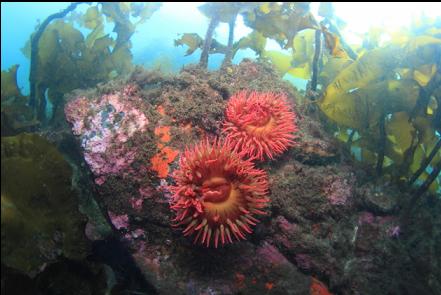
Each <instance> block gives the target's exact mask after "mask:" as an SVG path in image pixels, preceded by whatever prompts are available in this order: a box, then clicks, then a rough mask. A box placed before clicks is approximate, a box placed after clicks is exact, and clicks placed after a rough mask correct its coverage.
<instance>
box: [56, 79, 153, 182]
mask: <svg viewBox="0 0 441 295" xmlns="http://www.w3.org/2000/svg"><path fill="white" fill-rule="evenodd" d="M141 104H142V100H141V98H140V97H137V96H136V95H134V88H133V87H132V86H130V85H129V86H126V88H124V89H123V90H122V91H120V92H114V93H111V94H104V95H102V96H101V97H98V98H92V99H88V98H86V97H78V98H76V99H74V100H72V101H70V102H69V103H67V105H66V107H65V109H64V111H65V114H66V119H67V121H68V122H69V123H71V124H72V132H73V133H74V134H75V135H77V136H79V137H80V140H81V145H82V147H83V150H84V159H85V160H86V162H87V164H89V167H90V169H91V170H92V172H93V174H94V175H95V177H96V179H95V182H96V184H98V185H102V184H103V183H104V182H105V181H106V179H107V177H108V176H109V175H111V174H122V173H130V169H131V167H130V166H131V164H132V163H133V161H134V160H135V157H136V154H137V149H138V147H130V146H129V145H128V144H127V142H128V141H129V140H130V139H131V138H132V137H133V136H134V135H135V134H136V133H138V132H144V131H146V129H147V125H148V124H149V120H148V119H147V117H146V115H145V114H144V113H143V112H142V111H141V110H140V108H139V105H141Z"/></svg>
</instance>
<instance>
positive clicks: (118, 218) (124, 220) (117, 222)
mask: <svg viewBox="0 0 441 295" xmlns="http://www.w3.org/2000/svg"><path fill="white" fill-rule="evenodd" d="M107 213H108V214H109V218H110V221H111V222H112V224H113V226H115V228H116V229H118V230H119V229H122V228H125V229H127V228H129V216H128V215H127V214H123V215H116V214H114V213H112V212H110V211H107Z"/></svg>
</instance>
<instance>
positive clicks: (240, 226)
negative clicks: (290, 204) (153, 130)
mask: <svg viewBox="0 0 441 295" xmlns="http://www.w3.org/2000/svg"><path fill="white" fill-rule="evenodd" d="M179 165H180V167H179V169H178V170H176V171H175V172H174V174H173V177H174V179H175V182H176V185H175V186H171V187H170V190H171V192H172V193H173V198H172V202H171V209H172V210H174V211H175V212H176V217H175V219H174V220H173V221H174V222H176V225H177V226H183V227H185V229H184V230H183V233H184V236H189V235H192V234H194V235H195V238H194V243H198V242H199V243H201V244H205V245H206V246H207V247H209V246H210V245H211V244H214V247H216V248H217V246H218V244H219V241H220V242H221V243H222V245H224V244H225V243H232V242H233V238H232V237H234V238H235V239H236V240H244V239H245V235H246V233H248V234H250V233H252V229H251V227H252V226H254V225H256V223H257V222H258V220H257V219H256V218H255V217H254V216H255V215H263V214H265V212H264V211H262V209H263V208H265V207H266V206H267V203H268V202H269V199H268V198H267V197H266V196H267V193H268V179H267V175H266V173H265V171H263V170H260V169H256V168H255V167H254V164H253V163H252V162H251V160H245V159H243V158H242V156H241V155H240V154H238V153H236V152H234V151H233V150H232V147H231V145H230V144H229V143H228V142H221V141H219V140H215V141H214V143H213V144H210V143H209V142H208V140H206V141H203V142H201V143H200V144H198V145H196V146H195V147H193V148H192V149H190V150H188V149H187V150H186V151H185V153H184V154H183V155H182V156H181V159H180V163H179Z"/></svg>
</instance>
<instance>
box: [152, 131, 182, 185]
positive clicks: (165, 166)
mask: <svg viewBox="0 0 441 295" xmlns="http://www.w3.org/2000/svg"><path fill="white" fill-rule="evenodd" d="M155 135H156V136H158V137H159V141H158V143H157V146H158V148H159V152H158V153H157V154H156V155H154V156H153V157H152V158H151V159H150V163H151V164H152V167H151V169H152V170H153V171H156V173H157V174H158V176H159V177H160V178H165V177H167V175H168V172H169V164H170V163H172V162H173V161H174V160H175V159H176V157H177V156H178V154H179V152H178V151H177V150H174V149H172V148H171V147H169V146H165V143H167V142H170V140H171V135H170V126H158V127H156V128H155Z"/></svg>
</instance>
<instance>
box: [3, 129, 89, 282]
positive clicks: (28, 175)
mask: <svg viewBox="0 0 441 295" xmlns="http://www.w3.org/2000/svg"><path fill="white" fill-rule="evenodd" d="M1 153H2V164H1V168H2V173H1V175H2V180H1V181H2V189H1V206H2V214H1V228H2V254H1V257H2V263H4V264H5V265H7V266H9V267H11V268H14V269H16V270H20V271H22V272H24V273H26V274H28V275H33V274H36V273H38V271H40V270H41V269H42V267H44V265H45V264H48V263H53V262H55V261H59V260H60V259H62V258H63V257H65V258H70V259H83V258H85V257H86V255H87V253H88V244H87V242H86V238H85V236H84V232H83V231H84V226H85V220H84V217H83V216H82V215H81V214H80V213H79V211H78V199H77V196H76V194H75V191H74V190H72V187H71V177H72V170H71V167H70V166H69V164H68V163H67V162H66V161H65V160H64V158H63V156H62V155H61V154H60V152H58V151H57V149H56V148H55V147H54V146H53V145H52V144H51V143H49V142H48V141H47V140H45V139H44V138H42V137H40V136H39V135H37V134H26V133H23V134H20V135H18V136H13V137H2V140H1Z"/></svg>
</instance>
